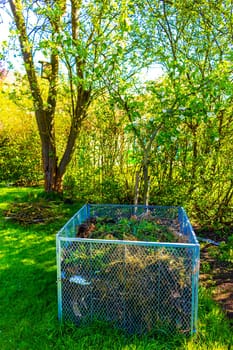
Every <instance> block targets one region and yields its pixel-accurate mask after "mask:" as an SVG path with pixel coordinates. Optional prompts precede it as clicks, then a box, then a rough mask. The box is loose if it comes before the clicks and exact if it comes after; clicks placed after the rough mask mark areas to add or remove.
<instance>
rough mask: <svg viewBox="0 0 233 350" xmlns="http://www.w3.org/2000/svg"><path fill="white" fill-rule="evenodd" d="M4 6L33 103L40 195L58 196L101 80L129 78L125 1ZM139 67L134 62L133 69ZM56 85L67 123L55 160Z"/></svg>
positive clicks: (16, 1) (23, 0)
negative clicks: (63, 101) (61, 90)
mask: <svg viewBox="0 0 233 350" xmlns="http://www.w3.org/2000/svg"><path fill="white" fill-rule="evenodd" d="M9 3H10V8H11V11H12V14H13V18H14V22H15V26H16V29H17V35H18V38H19V42H20V48H21V53H22V57H23V61H24V66H25V70H26V74H27V77H28V81H29V85H30V90H31V94H32V97H33V102H34V109H35V116H36V121H37V126H38V130H39V135H40V140H41V146H42V161H43V162H42V163H43V171H44V184H45V190H46V191H47V192H51V191H55V192H62V181H63V176H64V174H65V172H66V169H67V166H68V164H69V162H70V160H71V158H72V154H73V152H74V149H75V143H76V140H77V138H78V135H79V133H80V129H81V126H82V123H83V120H84V119H85V118H86V117H87V114H88V107H89V105H90V103H91V101H92V100H93V98H94V97H96V96H97V95H98V94H99V93H100V92H101V91H102V90H103V88H104V84H105V81H106V80H107V81H108V84H109V83H111V84H114V83H115V82H114V80H115V79H119V76H121V79H127V78H128V77H129V75H131V74H132V69H129V67H130V61H132V60H133V57H134V55H133V47H132V46H129V45H128V46H127V45H126V44H127V40H128V39H127V33H128V26H129V24H128V15H127V11H128V7H127V2H125V1H123V0H122V1H121V0H109V1H95V2H93V1H80V0H70V1H69V2H66V1H64V0H59V1H50V0H44V1H43V0H40V1H33V2H31V1H27V0H9ZM38 52H40V53H43V56H44V58H45V59H44V61H45V62H42V64H43V68H44V69H45V71H44V72H43V76H44V77H45V78H47V96H46V98H45V97H44V92H42V89H41V86H40V81H39V79H38V74H37V65H36V57H37V56H36V55H37V53H38ZM141 62H142V60H138V63H139V64H138V66H139V65H141ZM131 68H132V66H131ZM134 70H135V71H136V70H137V67H136V66H135V67H134ZM60 84H63V86H65V88H66V92H67V96H68V101H67V103H68V105H69V113H70V117H71V122H70V130H69V134H68V138H67V142H66V145H65V149H64V152H63V154H62V156H61V157H60V158H59V157H58V154H57V143H58V140H57V139H56V133H55V128H54V123H55V115H56V109H57V101H58V98H59V85H60Z"/></svg>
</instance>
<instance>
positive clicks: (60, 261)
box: [56, 204, 200, 334]
mask: <svg viewBox="0 0 233 350" xmlns="http://www.w3.org/2000/svg"><path fill="white" fill-rule="evenodd" d="M148 217H150V220H152V219H153V221H156V222H157V223H159V224H161V223H165V224H166V225H167V226H169V227H173V231H174V227H176V230H175V233H174V235H176V236H177V237H176V240H175V243H174V242H172V241H171V242H157V241H155V240H154V239H153V241H152V240H149V241H147V240H145V239H143V240H138V239H136V238H135V239H134V236H133V235H134V233H135V232H136V231H135V230H137V227H138V226H137V225H139V221H140V219H141V218H145V219H146V218H148ZM91 219H94V220H105V221H108V222H109V226H107V227H109V230H110V231H109V232H105V236H104V237H105V238H104V239H103V238H93V237H92V235H89V236H88V235H87V236H85V235H84V236H83V238H80V237H77V232H78V230H80V228H82V227H85V225H87V224H85V223H87V222H89V223H90V222H91ZM127 220H130V221H129V223H128V224H127V230H128V231H130V230H131V231H132V235H131V236H130V239H129V238H127V237H126V238H123V239H122V238H121V239H115V238H114V237H115V236H114V232H112V231H111V225H110V224H111V222H114V223H115V225H118V226H119V227H120V226H122V223H123V222H124V223H125V222H126V223H127V222H128V221H127ZM132 222H134V223H135V224H132ZM82 225H83V226H82ZM115 227H116V226H115ZM105 230H106V227H105ZM132 237H133V239H131V238H132ZM146 237H151V236H150V232H145V238H146ZM56 244H57V288H58V318H59V320H61V321H62V320H69V321H72V322H74V323H75V324H77V325H81V324H89V323H90V322H93V321H94V320H100V321H104V322H108V323H110V324H111V325H113V326H114V327H118V328H121V329H123V330H125V331H126V332H128V333H131V334H144V333H147V332H153V331H155V332H156V330H160V331H161V330H164V331H168V332H173V333H176V332H179V333H184V334H193V333H195V332H196V330H197V311H198V277H199V253H200V247H199V243H198V241H197V238H196V236H195V233H194V231H193V228H192V226H191V224H190V222H189V219H188V217H187V215H186V213H185V210H184V209H183V208H182V207H172V206H143V205H137V206H134V205H107V204H105V205H100V204H96V205H94V204H87V205H84V206H83V207H82V208H81V209H80V210H79V211H78V212H77V213H76V214H75V215H74V216H73V217H72V218H71V219H70V220H69V221H68V222H67V223H66V224H65V225H64V227H62V229H61V230H60V231H59V232H58V234H57V238H56Z"/></svg>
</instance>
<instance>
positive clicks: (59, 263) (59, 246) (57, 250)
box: [56, 234, 62, 322]
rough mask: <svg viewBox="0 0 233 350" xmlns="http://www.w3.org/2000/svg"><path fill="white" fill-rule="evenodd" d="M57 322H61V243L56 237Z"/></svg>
mask: <svg viewBox="0 0 233 350" xmlns="http://www.w3.org/2000/svg"><path fill="white" fill-rule="evenodd" d="M56 256H57V299H58V320H59V321H60V322H61V321H62V290H61V241H60V239H59V236H58V234H57V235H56Z"/></svg>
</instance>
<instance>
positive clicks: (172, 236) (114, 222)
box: [77, 212, 187, 243]
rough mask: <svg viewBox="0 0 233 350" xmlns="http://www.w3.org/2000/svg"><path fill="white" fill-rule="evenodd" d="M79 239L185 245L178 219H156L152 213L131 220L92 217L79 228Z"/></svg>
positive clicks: (132, 217) (133, 217)
mask: <svg viewBox="0 0 233 350" xmlns="http://www.w3.org/2000/svg"><path fill="white" fill-rule="evenodd" d="M77 237H80V238H94V239H110V240H126V241H147V242H173V243H178V242H179V243H184V242H186V241H187V240H186V238H185V237H184V236H183V235H181V233H180V229H179V222H178V220H177V219H164V218H158V217H154V216H153V215H152V214H151V213H150V212H148V213H143V214H141V215H139V216H136V215H132V216H131V217H130V218H121V217H120V218H108V217H91V218H89V219H87V220H86V221H85V222H84V223H82V224H81V225H79V226H78V227H77Z"/></svg>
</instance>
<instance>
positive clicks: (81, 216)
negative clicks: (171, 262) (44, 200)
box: [56, 204, 200, 334]
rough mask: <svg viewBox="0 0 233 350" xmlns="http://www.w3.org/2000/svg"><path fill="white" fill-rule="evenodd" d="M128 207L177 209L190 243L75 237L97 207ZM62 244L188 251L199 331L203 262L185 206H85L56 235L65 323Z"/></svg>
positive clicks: (193, 315) (194, 325) (194, 326)
mask: <svg viewBox="0 0 233 350" xmlns="http://www.w3.org/2000/svg"><path fill="white" fill-rule="evenodd" d="M105 207H106V208H113V209H117V208H125V209H132V212H133V211H134V210H135V208H140V209H144V210H145V211H146V210H150V209H155V208H156V209H158V210H165V209H170V208H171V209H177V212H178V221H179V223H180V231H181V233H182V234H183V235H184V236H186V237H187V238H188V243H160V242H141V241H121V240H106V239H90V238H76V237H75V228H76V226H77V225H80V224H81V223H82V222H84V221H85V220H86V219H87V218H89V217H90V216H91V214H92V210H95V209H98V208H105ZM61 242H66V245H65V246H66V247H68V246H69V245H70V244H71V243H72V242H89V243H90V244H91V243H99V244H100V243H104V244H114V245H115V244H117V245H129V244H130V245H136V246H145V247H165V248H177V249H179V248H189V249H190V252H191V254H192V276H191V279H192V300H191V304H192V306H191V309H192V313H191V334H193V333H195V332H197V320H198V279H199V262H200V246H199V243H198V240H197V238H196V235H195V232H194V230H193V228H192V225H191V224H190V221H189V219H188V217H187V214H186V212H185V210H184V208H182V207H175V206H145V205H121V204H119V205H118V204H103V205H100V204H86V205H84V206H83V207H82V208H81V209H80V210H79V211H78V212H77V213H76V214H75V215H74V216H73V217H72V218H71V219H70V220H69V221H68V222H67V223H66V224H65V225H64V226H63V227H62V228H61V229H60V230H59V232H58V233H57V235H56V251H57V254H56V255H57V295H58V319H59V320H60V321H61V320H62V286H61V279H62V276H61V273H62V272H61Z"/></svg>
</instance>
